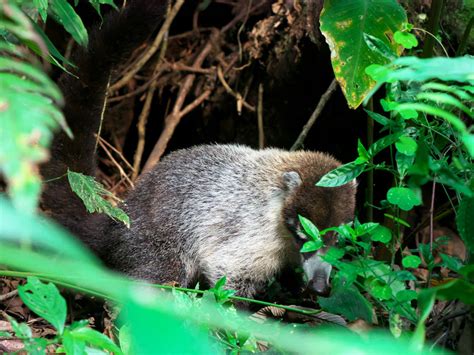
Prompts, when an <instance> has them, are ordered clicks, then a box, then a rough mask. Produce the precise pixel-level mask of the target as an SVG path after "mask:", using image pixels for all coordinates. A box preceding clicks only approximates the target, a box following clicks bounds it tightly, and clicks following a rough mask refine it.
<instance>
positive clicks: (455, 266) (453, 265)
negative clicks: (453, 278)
mask: <svg viewBox="0 0 474 355" xmlns="http://www.w3.org/2000/svg"><path fill="white" fill-rule="evenodd" d="M439 256H440V257H441V259H442V260H443V262H442V265H443V266H444V267H447V268H448V269H450V270H452V271H454V272H458V271H459V269H461V267H462V266H463V265H462V261H461V260H460V259H459V258H456V257H453V256H451V255H447V254H443V253H439Z"/></svg>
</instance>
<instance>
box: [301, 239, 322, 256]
mask: <svg viewBox="0 0 474 355" xmlns="http://www.w3.org/2000/svg"><path fill="white" fill-rule="evenodd" d="M322 246H323V241H322V240H310V241H308V242H306V243H304V244H303V246H302V247H301V249H300V252H301V253H309V252H313V251H316V250H318V249H321V247H322Z"/></svg>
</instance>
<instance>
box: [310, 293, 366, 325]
mask: <svg viewBox="0 0 474 355" xmlns="http://www.w3.org/2000/svg"><path fill="white" fill-rule="evenodd" d="M317 301H318V303H319V305H320V306H321V308H322V309H323V310H324V311H326V312H330V313H336V314H341V315H343V316H344V317H346V318H347V319H348V320H349V321H351V322H352V321H354V320H356V319H363V320H365V321H367V322H369V323H372V305H371V304H370V303H369V302H368V301H367V300H366V299H365V297H364V296H362V295H361V294H360V292H359V290H357V288H356V287H355V286H353V285H352V286H349V287H345V286H343V285H341V286H339V285H338V284H336V285H334V287H333V291H332V293H331V296H330V297H329V298H324V297H318V300H317Z"/></svg>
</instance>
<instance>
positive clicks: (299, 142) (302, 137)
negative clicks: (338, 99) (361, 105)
mask: <svg viewBox="0 0 474 355" xmlns="http://www.w3.org/2000/svg"><path fill="white" fill-rule="evenodd" d="M336 88H337V81H336V79H333V80H332V82H331V84H330V85H329V87H328V88H327V90H326V92H325V93H324V94H323V95H322V96H321V98H320V99H319V102H318V105H317V106H316V109H315V110H314V112H313V113H312V114H311V117H310V118H309V120H308V122H306V124H305V125H304V127H303V130H302V131H301V133H300V135H299V136H298V138H297V139H296V141H295V143H294V144H293V146H292V147H291V148H290V151H295V150H297V149H299V148H300V147H301V146H302V145H303V143H304V140H305V139H306V136H307V135H308V132H309V130H310V129H311V127H313V124H314V122H316V119H317V118H318V117H319V115H320V114H321V112H322V111H323V109H324V106H326V103H327V102H328V101H329V99H330V97H331V95H332V94H333V92H334V91H335V90H336Z"/></svg>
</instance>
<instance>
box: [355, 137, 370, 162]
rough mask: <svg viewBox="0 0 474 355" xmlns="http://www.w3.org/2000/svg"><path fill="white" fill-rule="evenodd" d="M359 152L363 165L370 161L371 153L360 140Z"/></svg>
mask: <svg viewBox="0 0 474 355" xmlns="http://www.w3.org/2000/svg"><path fill="white" fill-rule="evenodd" d="M357 152H358V153H359V158H360V159H361V161H360V162H361V163H365V162H366V161H368V160H369V153H368V152H367V149H365V147H364V145H363V144H362V142H361V141H360V139H358V140H357ZM359 158H358V159H359ZM359 164H360V163H359Z"/></svg>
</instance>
